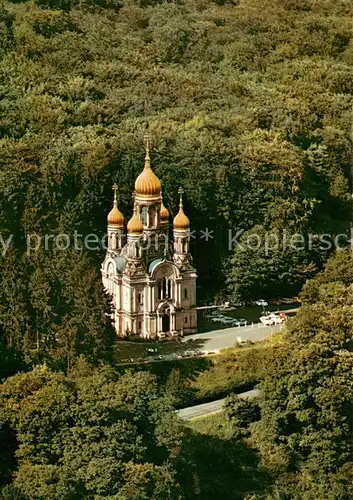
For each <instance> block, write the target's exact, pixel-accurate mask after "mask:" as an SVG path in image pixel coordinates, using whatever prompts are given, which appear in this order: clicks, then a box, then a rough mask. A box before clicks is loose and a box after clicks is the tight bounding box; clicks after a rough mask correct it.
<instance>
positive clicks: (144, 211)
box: [140, 207, 148, 226]
mask: <svg viewBox="0 0 353 500" xmlns="http://www.w3.org/2000/svg"><path fill="white" fill-rule="evenodd" d="M147 212H148V208H147V207H142V208H141V212H140V219H141V222H142V224H143V225H144V226H147Z"/></svg>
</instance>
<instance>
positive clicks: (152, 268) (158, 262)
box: [148, 258, 165, 274]
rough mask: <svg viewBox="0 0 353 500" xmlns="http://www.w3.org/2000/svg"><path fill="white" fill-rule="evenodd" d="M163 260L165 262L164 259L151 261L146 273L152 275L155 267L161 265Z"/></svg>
mask: <svg viewBox="0 0 353 500" xmlns="http://www.w3.org/2000/svg"><path fill="white" fill-rule="evenodd" d="M164 260H165V259H162V258H160V259H155V260H153V261H152V262H151V264H150V265H149V268H148V272H149V273H150V274H152V273H153V271H154V270H155V269H156V267H157V266H158V265H159V264H161V263H162V262H163V261H164Z"/></svg>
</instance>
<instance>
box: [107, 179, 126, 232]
mask: <svg viewBox="0 0 353 500" xmlns="http://www.w3.org/2000/svg"><path fill="white" fill-rule="evenodd" d="M117 190H118V186H117V185H116V184H114V185H113V191H114V202H113V208H112V210H111V211H110V212H109V214H108V217H107V222H108V226H113V227H122V226H123V224H124V216H123V214H122V213H121V212H120V210H119V209H118V200H117V194H116V193H117Z"/></svg>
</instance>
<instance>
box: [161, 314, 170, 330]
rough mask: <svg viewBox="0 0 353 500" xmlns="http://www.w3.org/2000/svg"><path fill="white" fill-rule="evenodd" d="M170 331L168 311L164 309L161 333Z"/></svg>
mask: <svg viewBox="0 0 353 500" xmlns="http://www.w3.org/2000/svg"><path fill="white" fill-rule="evenodd" d="M169 330H170V311H169V309H166V310H165V311H164V314H163V316H162V332H163V333H168V332H169Z"/></svg>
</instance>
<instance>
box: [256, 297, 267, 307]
mask: <svg viewBox="0 0 353 500" xmlns="http://www.w3.org/2000/svg"><path fill="white" fill-rule="evenodd" d="M254 304H255V305H256V306H260V307H267V306H268V302H266V300H264V299H259V300H255V302H254Z"/></svg>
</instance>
